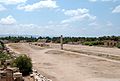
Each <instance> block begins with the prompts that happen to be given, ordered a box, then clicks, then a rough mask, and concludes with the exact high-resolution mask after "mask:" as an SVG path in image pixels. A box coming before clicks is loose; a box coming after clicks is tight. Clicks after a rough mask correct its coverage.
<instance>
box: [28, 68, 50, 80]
mask: <svg viewBox="0 0 120 81" xmlns="http://www.w3.org/2000/svg"><path fill="white" fill-rule="evenodd" d="M30 76H31V77H33V78H34V80H35V81H52V80H51V79H48V78H47V77H45V76H43V75H42V74H40V73H38V72H37V70H35V69H33V73H32V74H30Z"/></svg>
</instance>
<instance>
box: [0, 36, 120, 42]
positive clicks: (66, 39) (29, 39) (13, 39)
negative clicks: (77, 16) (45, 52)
mask: <svg viewBox="0 0 120 81" xmlns="http://www.w3.org/2000/svg"><path fill="white" fill-rule="evenodd" d="M38 39H46V42H51V41H52V42H53V43H60V37H48V36H47V37H42V36H40V37H32V36H31V37H22V36H18V37H13V36H8V37H0V40H8V41H9V42H20V41H22V40H26V42H37V40H38ZM104 40H114V41H120V36H103V37H63V43H65V44H66V43H69V42H78V41H81V42H91V41H104Z"/></svg>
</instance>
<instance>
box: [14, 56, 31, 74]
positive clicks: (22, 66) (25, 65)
mask: <svg viewBox="0 0 120 81" xmlns="http://www.w3.org/2000/svg"><path fill="white" fill-rule="evenodd" d="M14 65H15V66H16V67H18V68H19V70H20V72H21V73H22V74H23V76H26V75H29V74H30V72H32V62H31V59H30V58H29V57H28V56H26V55H21V56H19V57H17V58H16V59H15V61H14Z"/></svg>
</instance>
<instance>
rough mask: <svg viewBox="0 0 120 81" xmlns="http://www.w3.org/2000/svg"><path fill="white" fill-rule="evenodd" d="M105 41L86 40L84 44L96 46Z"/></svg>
mask: <svg viewBox="0 0 120 81" xmlns="http://www.w3.org/2000/svg"><path fill="white" fill-rule="evenodd" d="M103 44H104V43H103V42H101V41H91V42H84V43H83V45H89V46H96V45H103Z"/></svg>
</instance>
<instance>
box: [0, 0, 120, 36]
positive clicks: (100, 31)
mask: <svg viewBox="0 0 120 81" xmlns="http://www.w3.org/2000/svg"><path fill="white" fill-rule="evenodd" d="M5 34H7V35H8V34H15V35H41V36H59V35H61V34H62V35H64V36H104V35H120V0H0V35H5Z"/></svg>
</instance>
